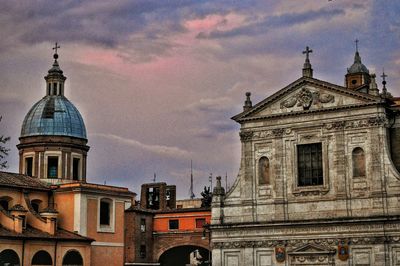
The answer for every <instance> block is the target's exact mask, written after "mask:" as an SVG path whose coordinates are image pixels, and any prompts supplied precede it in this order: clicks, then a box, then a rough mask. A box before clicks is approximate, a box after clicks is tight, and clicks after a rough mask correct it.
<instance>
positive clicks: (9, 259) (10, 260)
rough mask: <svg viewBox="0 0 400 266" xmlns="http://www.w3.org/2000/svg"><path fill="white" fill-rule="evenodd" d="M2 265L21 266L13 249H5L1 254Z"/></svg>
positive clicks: (0, 263)
mask: <svg viewBox="0 0 400 266" xmlns="http://www.w3.org/2000/svg"><path fill="white" fill-rule="evenodd" d="M0 265H7V266H19V265H20V264H19V257H18V254H17V253H16V252H15V251H14V250H12V249H5V250H3V251H2V252H0Z"/></svg>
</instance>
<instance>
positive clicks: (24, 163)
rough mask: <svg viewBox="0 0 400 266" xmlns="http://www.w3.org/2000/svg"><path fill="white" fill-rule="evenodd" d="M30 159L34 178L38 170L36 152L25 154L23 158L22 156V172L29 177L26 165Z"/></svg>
mask: <svg viewBox="0 0 400 266" xmlns="http://www.w3.org/2000/svg"><path fill="white" fill-rule="evenodd" d="M28 158H32V176H35V170H36V168H35V152H26V153H24V154H23V156H22V162H23V165H22V170H23V171H22V172H23V173H24V174H25V175H28V174H27V165H26V159H28Z"/></svg>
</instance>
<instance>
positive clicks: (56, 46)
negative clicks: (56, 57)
mask: <svg viewBox="0 0 400 266" xmlns="http://www.w3.org/2000/svg"><path fill="white" fill-rule="evenodd" d="M58 48H61V46H60V45H58V43H57V42H56V44H55V46H54V47H53V50H55V52H56V54H57V49H58Z"/></svg>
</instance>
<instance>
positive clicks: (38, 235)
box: [0, 225, 94, 242]
mask: <svg viewBox="0 0 400 266" xmlns="http://www.w3.org/2000/svg"><path fill="white" fill-rule="evenodd" d="M1 238H13V239H40V240H64V241H69V240H70V241H85V242H92V241H94V239H91V238H88V237H84V236H81V235H79V234H76V233H73V232H70V231H67V230H64V229H61V228H58V229H57V232H56V234H55V235H51V234H49V233H46V232H43V231H40V230H38V229H36V228H33V227H30V226H27V227H26V229H25V230H24V231H23V232H22V233H16V232H14V231H10V230H7V229H6V228H4V227H2V226H1V225H0V239H1Z"/></svg>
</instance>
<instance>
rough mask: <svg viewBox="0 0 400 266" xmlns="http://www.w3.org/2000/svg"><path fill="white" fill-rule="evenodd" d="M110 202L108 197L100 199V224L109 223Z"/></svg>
mask: <svg viewBox="0 0 400 266" xmlns="http://www.w3.org/2000/svg"><path fill="white" fill-rule="evenodd" d="M111 203H112V201H111V200H110V199H101V200H100V226H110V225H111Z"/></svg>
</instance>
